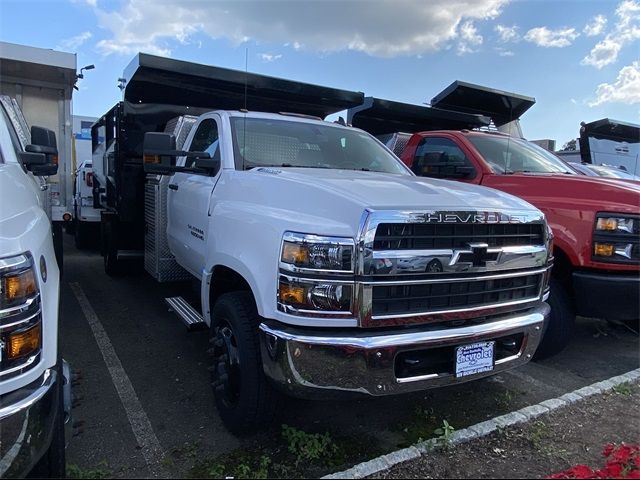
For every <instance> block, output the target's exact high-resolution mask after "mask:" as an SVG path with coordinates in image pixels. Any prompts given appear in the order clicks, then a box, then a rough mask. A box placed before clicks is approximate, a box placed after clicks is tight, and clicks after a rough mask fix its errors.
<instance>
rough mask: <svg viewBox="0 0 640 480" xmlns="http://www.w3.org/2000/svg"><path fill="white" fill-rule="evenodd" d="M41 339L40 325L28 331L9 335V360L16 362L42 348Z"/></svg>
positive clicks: (7, 341) (7, 342) (7, 347)
mask: <svg viewBox="0 0 640 480" xmlns="http://www.w3.org/2000/svg"><path fill="white" fill-rule="evenodd" d="M40 339H41V330H40V324H38V325H35V326H34V327H31V328H30V329H28V330H24V331H21V332H15V333H11V334H9V335H8V336H7V340H6V344H7V346H6V349H7V358H8V359H9V360H15V359H16V358H20V357H25V356H27V355H29V354H30V353H33V352H35V351H36V350H38V349H39V348H40V343H41V342H40Z"/></svg>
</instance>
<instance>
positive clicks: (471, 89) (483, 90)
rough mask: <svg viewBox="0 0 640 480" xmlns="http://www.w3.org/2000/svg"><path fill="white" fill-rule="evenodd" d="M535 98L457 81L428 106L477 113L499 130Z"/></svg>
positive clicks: (527, 107) (531, 103) (515, 118)
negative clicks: (490, 120)
mask: <svg viewBox="0 0 640 480" xmlns="http://www.w3.org/2000/svg"><path fill="white" fill-rule="evenodd" d="M535 103H536V100H535V98H533V97H527V96H525V95H519V94H516V93H511V92H505V91H503V90H496V89H495V88H488V87H483V86H481V85H474V84H473V83H467V82H462V81H460V80H456V81H455V82H453V83H452V84H451V85H449V86H448V87H447V88H445V89H444V90H443V91H442V92H440V93H439V94H438V95H436V96H435V97H433V99H432V100H431V106H433V107H436V108H443V109H448V110H455V111H458V112H466V113H477V114H481V115H485V116H487V117H489V118H491V119H492V120H493V123H494V124H495V125H496V126H497V127H499V126H501V125H504V124H506V123H509V122H511V121H513V120H517V119H519V118H520V117H521V116H522V115H523V114H524V113H525V112H526V111H527V110H529V109H530V108H531V107H532V106H533V104H535Z"/></svg>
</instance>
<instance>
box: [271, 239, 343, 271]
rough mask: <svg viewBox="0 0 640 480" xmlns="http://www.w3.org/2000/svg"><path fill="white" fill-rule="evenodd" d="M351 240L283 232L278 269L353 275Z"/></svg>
mask: <svg viewBox="0 0 640 480" xmlns="http://www.w3.org/2000/svg"><path fill="white" fill-rule="evenodd" d="M353 249H354V242H353V239H352V238H342V237H322V236H318V235H307V234H301V233H293V232H285V234H284V237H283V239H282V251H281V254H280V267H281V268H284V269H285V270H289V271H294V272H295V271H305V270H310V271H324V272H335V273H352V272H353Z"/></svg>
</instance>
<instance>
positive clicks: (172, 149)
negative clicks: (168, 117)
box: [142, 132, 177, 175]
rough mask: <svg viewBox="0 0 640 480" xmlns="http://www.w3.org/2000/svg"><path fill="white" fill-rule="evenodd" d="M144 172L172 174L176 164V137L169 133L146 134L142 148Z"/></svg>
mask: <svg viewBox="0 0 640 480" xmlns="http://www.w3.org/2000/svg"><path fill="white" fill-rule="evenodd" d="M142 152H143V162H144V171H145V172H146V173H155V174H158V175H167V174H170V173H173V170H172V167H174V166H175V164H176V153H177V152H176V137H174V136H173V135H171V134H169V133H159V132H146V133H145V134H144V143H143V146H142Z"/></svg>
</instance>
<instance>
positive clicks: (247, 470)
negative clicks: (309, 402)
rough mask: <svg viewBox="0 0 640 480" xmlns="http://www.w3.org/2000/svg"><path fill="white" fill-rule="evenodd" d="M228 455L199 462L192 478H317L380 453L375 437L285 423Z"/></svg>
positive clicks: (193, 470) (195, 466)
mask: <svg viewBox="0 0 640 480" xmlns="http://www.w3.org/2000/svg"><path fill="white" fill-rule="evenodd" d="M260 444H261V445H264V444H267V445H268V447H266V448H265V447H261V448H255V449H254V448H251V446H249V445H247V446H245V447H242V448H238V449H236V450H233V451H231V452H229V453H227V454H225V455H220V456H216V457H212V458H210V459H205V460H201V461H197V462H196V464H195V465H194V466H193V468H191V470H190V472H189V477H190V478H225V477H234V478H247V479H254V478H305V477H307V478H309V477H310V478H315V477H319V476H322V475H324V474H325V473H330V472H332V471H335V470H336V469H339V468H341V467H346V466H351V465H352V464H353V463H357V462H358V461H362V460H368V459H370V458H372V457H374V456H377V455H379V454H380V453H382V452H381V449H380V448H379V447H378V443H377V441H376V440H375V439H374V438H373V437H364V438H363V437H358V438H347V437H334V436H332V435H331V434H330V433H328V432H322V433H319V432H305V431H303V430H299V429H297V428H295V427H291V426H288V425H282V429H281V434H280V435H279V436H278V437H276V438H273V437H270V439H269V442H265V441H264V439H262V441H261V442H260Z"/></svg>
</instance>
